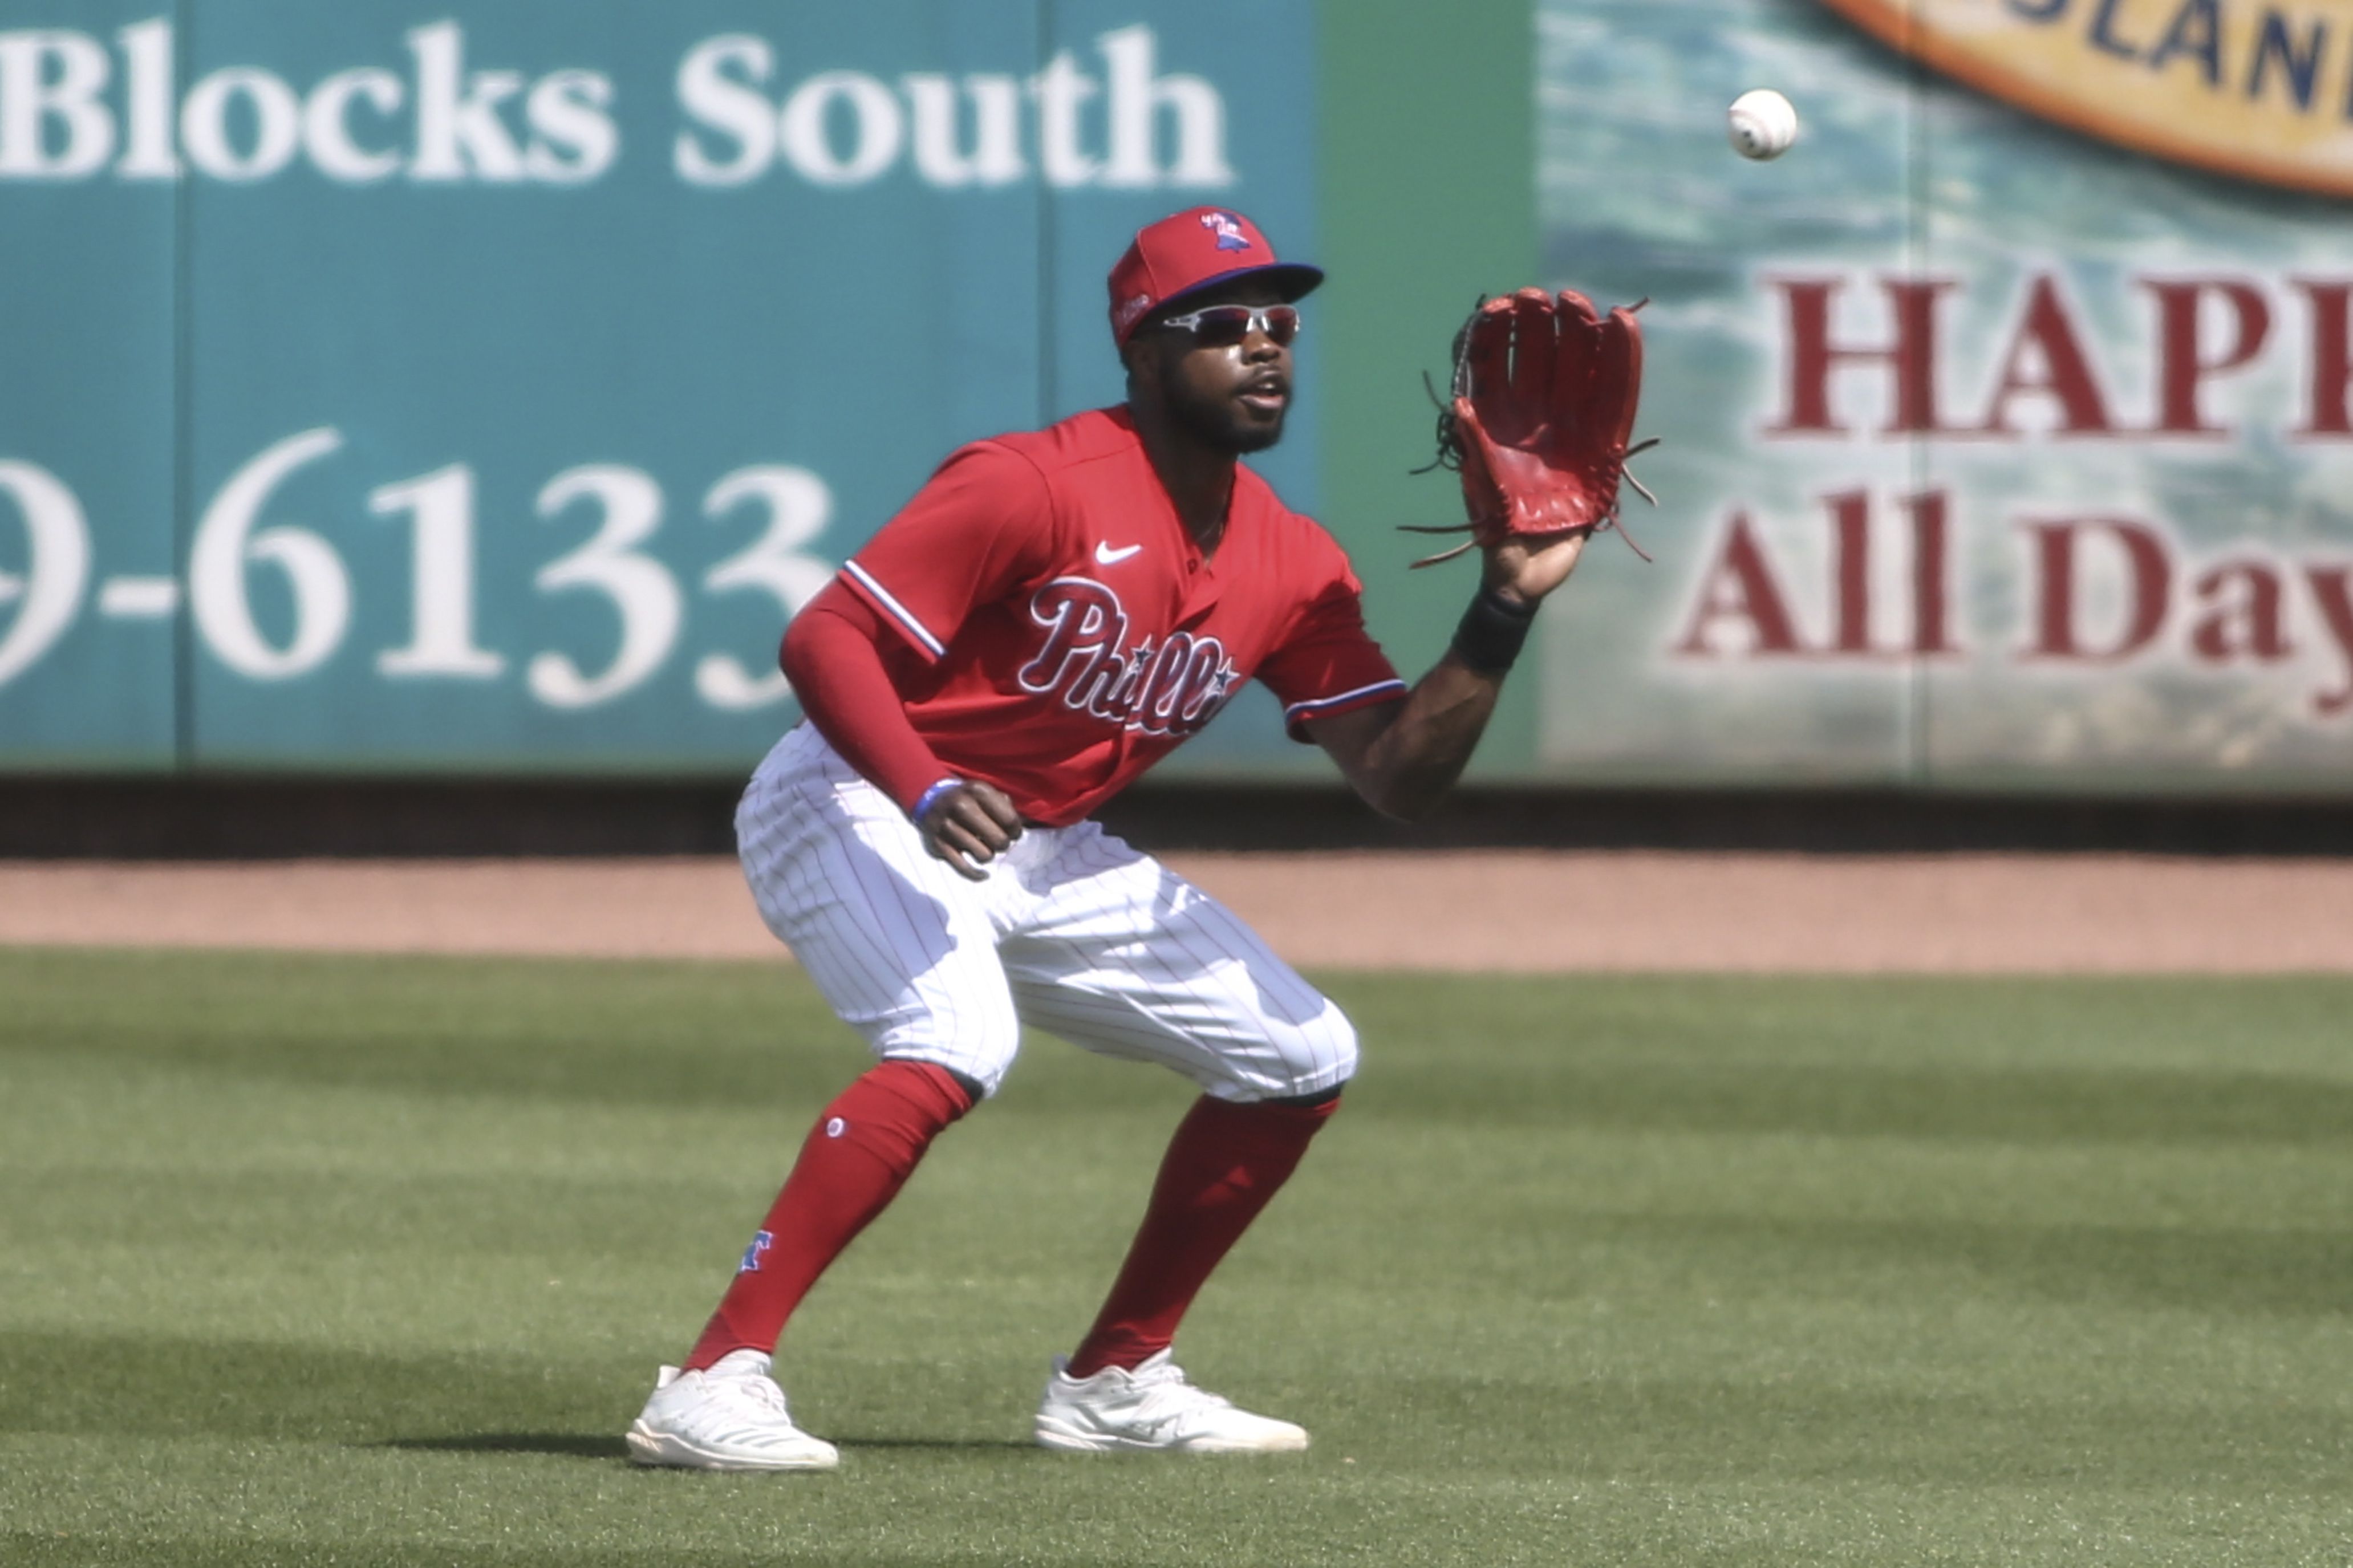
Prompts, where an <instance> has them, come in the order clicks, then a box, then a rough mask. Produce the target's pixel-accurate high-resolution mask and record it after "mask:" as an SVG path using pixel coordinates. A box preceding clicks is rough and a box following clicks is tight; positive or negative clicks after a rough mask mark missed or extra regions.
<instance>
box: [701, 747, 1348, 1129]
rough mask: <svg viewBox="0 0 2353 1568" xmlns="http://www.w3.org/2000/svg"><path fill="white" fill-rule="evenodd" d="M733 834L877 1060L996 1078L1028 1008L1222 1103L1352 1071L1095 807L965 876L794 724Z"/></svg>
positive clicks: (1329, 1011)
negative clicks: (975, 875)
mask: <svg viewBox="0 0 2353 1568" xmlns="http://www.w3.org/2000/svg"><path fill="white" fill-rule="evenodd" d="M735 839H736V847H737V850H738V852H739V853H740V854H741V855H742V857H743V860H744V876H745V878H746V879H748V880H749V881H750V882H751V884H752V896H753V899H754V901H755V902H756V903H757V904H758V905H759V907H760V915H761V918H762V919H763V920H765V921H767V924H768V929H769V930H770V931H774V932H776V935H777V936H778V937H779V938H780V939H782V940H783V941H784V942H785V943H786V945H787V946H789V947H790V948H791V949H792V950H793V953H794V955H795V956H796V957H797V958H798V959H799V960H800V963H801V966H802V968H804V969H805V970H807V972H808V975H809V977H810V978H811V979H812V980H814V981H816V982H817V984H818V989H819V990H820V991H822V992H823V993H824V994H825V997H826V1000H827V1001H828V1002H830V1003H831V1004H832V1005H833V1009H834V1011H835V1012H837V1013H839V1015H841V1017H842V1020H843V1021H844V1022H846V1023H848V1024H849V1026H851V1027H852V1028H854V1029H856V1030H858V1032H859V1033H860V1034H861V1035H863V1036H865V1037H866V1041H867V1044H868V1045H869V1046H870V1047H872V1049H873V1051H874V1054H875V1055H876V1056H877V1057H881V1058H889V1059H892V1060H898V1061H920V1062H931V1063H934V1064H936V1065H937V1066H940V1067H944V1068H948V1069H950V1070H952V1071H955V1072H958V1073H962V1074H964V1075H965V1077H967V1078H970V1079H975V1080H976V1081H977V1082H979V1083H980V1084H981V1085H982V1086H983V1087H984V1088H985V1089H987V1091H988V1092H989V1093H991V1094H994V1093H995V1092H997V1085H998V1084H999V1083H1001V1082H1003V1081H1004V1079H1005V1075H1006V1073H1007V1071H1008V1069H1009V1068H1011V1067H1012V1065H1013V1058H1014V1055H1015V1053H1016V1052H1017V1051H1018V1049H1019V1048H1020V1043H1021V1026H1023V1025H1024V1024H1029V1025H1032V1026H1036V1027H1038V1028H1039V1029H1043V1030H1045V1031H1046V1032H1047V1033H1049V1034H1053V1035H1059V1036H1060V1037H1062V1038H1063V1039H1066V1040H1068V1041H1070V1042H1071V1044H1073V1045H1075V1046H1079V1047H1082V1048H1084V1049H1086V1050H1090V1051H1095V1052H1099V1053H1102V1054H1103V1055H1106V1056H1115V1057H1127V1058H1134V1059H1136V1060H1139V1061H1152V1062H1158V1063H1160V1064H1161V1065H1163V1066H1165V1067H1170V1068H1175V1069H1176V1071H1178V1072H1180V1073H1182V1074H1184V1075H1185V1076H1186V1077H1187V1078H1189V1079H1192V1080H1193V1081H1194V1082H1196V1083H1198V1084H1199V1085H1200V1086H1201V1087H1202V1089H1205V1090H1207V1091H1208V1093H1210V1094H1212V1095H1215V1096H1216V1097H1218V1098H1219V1099H1220V1100H1269V1099H1276V1098H1281V1097H1283V1096H1289V1095H1302V1094H1314V1093H1318V1092H1320V1091H1322V1090H1324V1089H1333V1088H1336V1087H1337V1086H1338V1085H1340V1084H1342V1083H1344V1082H1345V1081H1346V1080H1347V1079H1348V1076H1349V1075H1350V1074H1351V1073H1352V1072H1354V1071H1355V1070H1356V1030H1355V1028H1354V1027H1353V1026H1351V1025H1350V1024H1349V1022H1348V1020H1347V1018H1346V1017H1345V1016H1343V1015H1342V1013H1341V1012H1340V1009H1339V1008H1338V1007H1336V1006H1335V1005H1333V1004H1332V1003H1331V1002H1330V1001H1329V1000H1328V999H1326V998H1325V997H1324V995H1323V994H1321V993H1320V992H1318V991H1317V990H1316V989H1315V988H1314V986H1312V985H1310V984H1307V982H1306V981H1304V980H1303V979H1301V978H1300V977H1299V975H1298V973H1296V972H1294V971H1293V969H1292V968H1291V966H1290V965H1289V964H1287V963H1283V962H1282V960H1281V959H1279V958H1277V957H1275V955H1274V954H1273V953H1272V952H1271V951H1269V950H1268V948H1267V946H1266V944H1265V943H1264V942H1261V941H1260V940H1259V938H1258V936H1257V934H1256V933H1255V932H1253V931H1251V930H1250V928H1249V927H1248V926H1246V925H1244V924H1243V923H1242V922H1241V921H1240V920H1238V919H1236V918H1235V917H1234V916H1233V915H1232V914H1231V913H1230V912H1229V911H1228V910H1226V909H1225V908H1224V907H1223V906H1221V905H1219V903H1218V902H1217V901H1216V900H1213V899H1211V898H1210V897H1209V896H1208V894H1206V893H1204V892H1202V891H1201V890H1200V889H1198V888H1195V887H1194V886H1192V885H1191V884H1190V883H1188V882H1187V881H1186V880H1185V879H1183V878H1181V877H1179V876H1177V875H1176V873H1175V872H1173V871H1171V870H1169V869H1168V868H1166V867H1165V866H1162V865H1161V864H1160V863H1159V862H1158V861H1156V860H1154V859H1153V858H1151V857H1150V856H1148V855H1145V854H1143V853H1141V852H1139V851H1137V850H1135V849H1133V848H1130V847H1128V846H1127V845H1126V844H1125V843H1124V842H1122V841H1121V840H1119V839H1117V838H1114V837H1112V836H1111V835H1109V834H1107V833H1105V832H1104V831H1103V829H1102V828H1101V827H1100V826H1097V825H1095V824H1094V823H1092V822H1082V823H1079V824H1078V825H1076V826H1071V827H1032V828H1030V829H1029V831H1028V832H1027V833H1025V834H1023V835H1022V837H1020V838H1018V839H1017V840H1016V841H1015V842H1014V845H1013V847H1012V848H1011V849H1010V850H1009V851H1008V852H1007V853H1006V854H1005V855H1003V856H1000V857H999V858H997V861H995V862H994V863H993V864H992V865H991V866H990V867H989V876H988V879H987V881H985V882H973V881H967V880H966V879H964V878H962V877H959V876H958V875H956V873H955V871H953V870H951V869H950V868H948V867H947V866H946V865H945V864H944V862H942V861H940V860H937V859H934V858H933V857H932V856H931V855H930V854H929V853H927V852H926V851H925V849H924V847H923V838H922V837H921V836H920V835H919V834H917V833H916V831H915V829H914V827H913V825H912V824H910V823H909V822H908V820H907V818H906V816H905V815H904V814H903V813H902V812H901V811H900V810H899V808H898V807H897V806H896V805H892V802H891V801H890V799H889V798H888V797H887V796H885V795H883V794H882V793H881V791H880V790H878V789H876V788H875V787H874V786H873V785H871V784H868V783H867V782H866V781H865V780H864V779H863V778H860V776H859V775H858V773H856V771H855V770H853V769H852V768H851V767H850V766H849V763H845V762H843V761H842V760H841V758H840V757H839V755H838V754H837V753H836V752H834V750H833V748H832V747H831V746H830V745H828V744H827V743H826V741H825V739H824V737H823V736H821V735H819V734H818V732H817V730H816V728H815V727H814V726H812V725H809V724H800V725H797V726H796V727H795V728H794V729H793V730H791V731H789V732H787V733H786V736H785V738H784V739H783V740H782V741H779V742H777V743H776V748H775V749H774V750H773V751H771V752H769V753H768V755H767V758H766V760H765V761H764V762H762V763H761V764H760V766H759V769H758V770H757V771H756V772H755V773H754V774H753V775H752V782H751V784H750V786H749V787H748V788H747V789H746V790H745V791H744V799H743V804H742V805H740V806H738V807H737V808H736V813H735Z"/></svg>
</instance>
